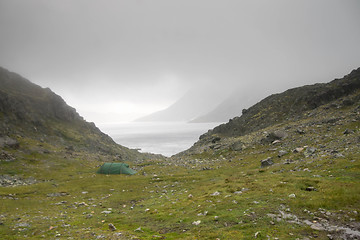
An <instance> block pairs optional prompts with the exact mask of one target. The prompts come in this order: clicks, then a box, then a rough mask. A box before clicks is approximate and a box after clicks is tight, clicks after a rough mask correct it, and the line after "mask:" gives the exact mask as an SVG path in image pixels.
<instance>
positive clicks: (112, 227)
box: [109, 223, 116, 231]
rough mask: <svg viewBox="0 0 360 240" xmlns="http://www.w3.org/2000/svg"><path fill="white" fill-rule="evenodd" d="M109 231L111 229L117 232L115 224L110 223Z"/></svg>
mask: <svg viewBox="0 0 360 240" xmlns="http://www.w3.org/2000/svg"><path fill="white" fill-rule="evenodd" d="M109 229H110V230H111V231H116V227H115V226H114V224H112V223H109Z"/></svg>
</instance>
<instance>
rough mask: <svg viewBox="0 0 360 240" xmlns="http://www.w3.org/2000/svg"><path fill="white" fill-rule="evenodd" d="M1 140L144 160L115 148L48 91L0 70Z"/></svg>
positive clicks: (72, 109) (121, 148)
mask: <svg viewBox="0 0 360 240" xmlns="http://www.w3.org/2000/svg"><path fill="white" fill-rule="evenodd" d="M0 137H11V138H14V139H17V140H18V141H20V142H21V141H25V139H32V140H33V141H40V142H46V143H49V144H51V145H53V146H59V147H61V146H62V147H69V146H72V147H71V148H74V147H75V148H76V149H78V150H84V151H87V152H94V153H97V152H98V153H103V154H114V155H118V156H119V157H120V158H121V159H124V160H131V159H132V160H133V159H137V158H143V157H144V155H141V154H139V153H138V152H137V151H136V150H130V149H128V148H125V147H123V146H120V145H118V144H116V143H115V142H114V141H113V140H112V139H111V138H110V137H109V136H107V135H106V134H104V133H102V132H101V131H100V130H99V129H98V128H97V127H96V126H95V124H93V123H88V122H86V121H84V119H83V118H82V117H81V116H80V115H79V114H78V113H77V112H76V110H75V109H74V108H72V107H70V106H68V105H67V104H66V103H65V101H64V100H63V99H62V98H61V97H60V96H58V95H56V94H55V93H53V92H52V91H51V90H50V89H49V88H45V89H44V88H41V87H40V86H37V85H35V84H33V83H31V82H30V81H29V80H27V79H25V78H23V77H21V76H20V75H18V74H16V73H12V72H9V71H8V70H6V69H4V68H0Z"/></svg>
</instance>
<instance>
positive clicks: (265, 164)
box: [261, 157, 274, 168]
mask: <svg viewBox="0 0 360 240" xmlns="http://www.w3.org/2000/svg"><path fill="white" fill-rule="evenodd" d="M273 164H274V162H273V161H272V159H271V157H268V158H267V159H264V160H261V167H262V168H264V167H268V166H271V165H273Z"/></svg>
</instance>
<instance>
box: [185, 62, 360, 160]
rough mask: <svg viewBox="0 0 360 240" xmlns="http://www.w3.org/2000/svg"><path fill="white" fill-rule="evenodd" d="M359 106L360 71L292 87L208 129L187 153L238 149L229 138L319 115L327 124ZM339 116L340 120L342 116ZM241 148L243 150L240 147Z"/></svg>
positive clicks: (273, 138) (359, 69)
mask: <svg viewBox="0 0 360 240" xmlns="http://www.w3.org/2000/svg"><path fill="white" fill-rule="evenodd" d="M359 104H360V68H358V69H356V70H353V71H352V72H351V73H350V74H348V75H346V76H344V77H343V78H342V79H335V80H333V81H332V82H329V83H322V84H314V85H308V86H303V87H298V88H293V89H289V90H287V91H285V92H283V93H279V94H274V95H271V96H269V97H267V98H265V99H263V100H262V101H260V102H259V103H257V104H255V105H253V106H252V107H250V108H248V109H244V110H243V115H242V116H240V117H235V118H233V119H230V121H229V122H228V123H225V124H222V125H219V126H217V127H215V128H214V129H212V130H209V131H208V132H207V133H205V134H203V135H202V136H200V139H199V141H198V142H196V143H195V144H194V146H193V147H191V148H190V149H189V150H188V151H185V152H184V153H185V154H192V153H193V152H197V153H199V152H202V151H205V150H206V149H214V148H215V149H219V148H222V149H225V148H237V146H231V144H233V142H232V140H229V139H233V138H237V137H240V136H245V135H247V134H250V133H253V132H258V131H261V130H263V129H266V128H269V127H272V126H277V125H281V124H286V123H296V122H298V121H302V120H305V119H312V118H314V116H316V114H318V115H319V116H322V117H323V116H325V118H328V119H327V120H324V121H330V122H331V121H333V120H331V119H332V118H334V116H335V115H339V113H338V112H337V111H336V110H337V109H342V108H344V107H347V106H355V108H356V106H357V105H359ZM321 107H322V108H321ZM354 111H356V110H354ZM340 113H341V112H340ZM328 114H329V115H328ZM340 115H341V114H340ZM340 115H339V117H341V116H340ZM280 135H284V134H280ZM282 137H283V136H276V134H275V135H272V136H270V138H269V141H270V140H275V139H278V138H282ZM228 140H229V141H228ZM239 148H241V144H240V146H239ZM182 154H183V153H182ZM180 155H181V154H180Z"/></svg>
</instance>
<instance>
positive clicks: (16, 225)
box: [15, 222, 30, 228]
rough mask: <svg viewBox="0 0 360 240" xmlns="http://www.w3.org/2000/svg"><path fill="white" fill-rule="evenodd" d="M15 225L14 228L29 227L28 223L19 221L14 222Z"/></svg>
mask: <svg viewBox="0 0 360 240" xmlns="http://www.w3.org/2000/svg"><path fill="white" fill-rule="evenodd" d="M15 227H16V228H28V227H30V224H28V223H24V222H21V223H17V224H15Z"/></svg>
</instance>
